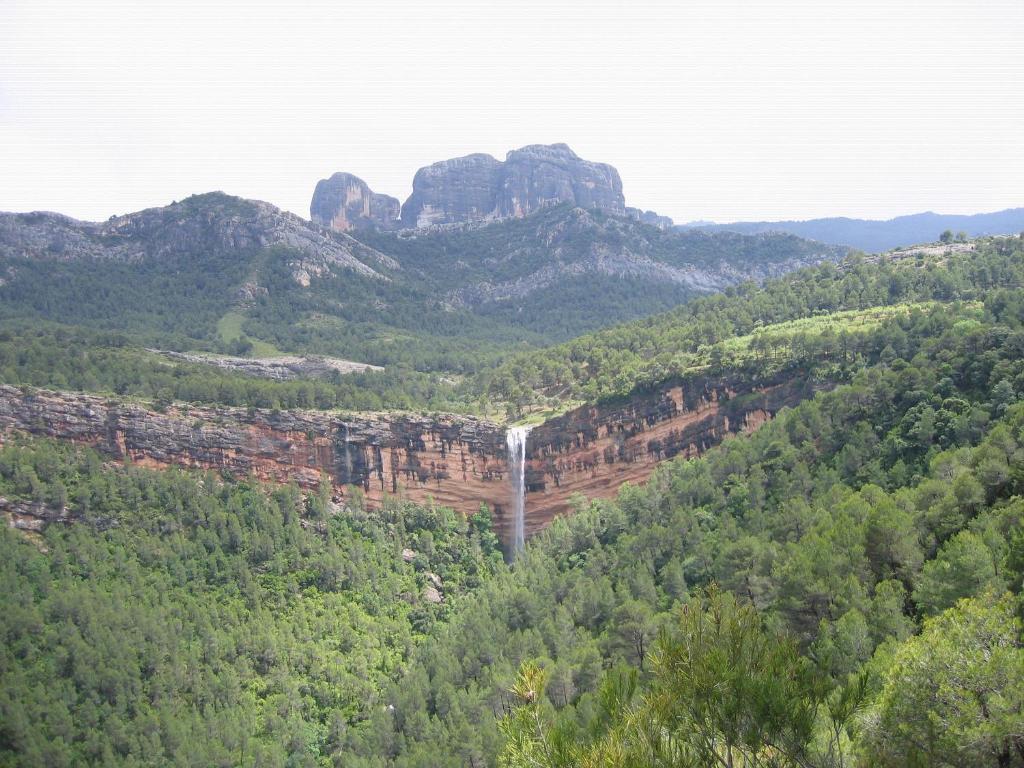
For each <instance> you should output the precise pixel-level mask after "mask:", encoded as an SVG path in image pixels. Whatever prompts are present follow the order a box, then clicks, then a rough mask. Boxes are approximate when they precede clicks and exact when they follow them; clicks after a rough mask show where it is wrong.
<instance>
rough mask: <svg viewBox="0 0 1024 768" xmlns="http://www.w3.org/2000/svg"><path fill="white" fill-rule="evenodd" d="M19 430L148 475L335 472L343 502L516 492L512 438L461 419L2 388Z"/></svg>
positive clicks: (309, 475) (313, 478) (303, 477)
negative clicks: (152, 471)
mask: <svg viewBox="0 0 1024 768" xmlns="http://www.w3.org/2000/svg"><path fill="white" fill-rule="evenodd" d="M15 431H17V432H26V433H29V434H33V435H38V436H44V437H52V438H58V439H61V440H68V441H71V442H74V443H80V444H84V445H91V446H95V447H96V448H98V449H99V450H101V451H103V452H104V453H107V454H108V455H110V456H112V457H113V458H117V459H131V460H132V461H133V462H135V463H137V464H140V465H142V466H149V467H156V468H163V467H170V466H183V467H193V468H204V469H215V470H220V471H223V472H225V473H226V474H230V475H235V476H241V477H245V476H249V475H253V476H255V477H258V478H260V479H262V480H267V481H271V482H281V483H287V482H292V481H294V482H296V483H297V484H298V485H300V486H302V487H304V488H309V489H312V488H316V487H317V486H318V484H319V482H320V477H321V473H326V475H327V476H328V478H329V479H330V480H331V482H332V484H333V485H334V486H335V487H336V489H337V494H338V496H339V497H343V496H344V495H345V494H346V492H347V488H346V486H356V487H358V488H361V489H362V490H363V492H364V493H365V494H366V496H367V497H368V498H369V499H370V500H371V501H375V502H379V501H380V500H382V499H383V497H384V496H385V495H386V494H390V495H401V496H407V497H408V498H410V499H413V500H416V501H423V502H425V501H427V500H428V499H429V498H430V497H433V498H434V499H435V500H436V501H437V502H438V503H440V504H445V505H448V506H451V507H454V508H455V509H457V510H459V511H460V512H463V513H466V514H471V513H473V512H476V511H477V510H478V509H479V505H480V503H481V501H487V502H491V503H498V504H501V503H504V494H505V491H506V490H507V489H506V486H507V483H506V482H505V474H506V473H507V461H506V457H505V437H504V431H503V429H502V428H501V427H500V426H498V425H496V424H492V423H490V422H486V421H483V420H480V419H474V418H465V417H458V416H443V417H438V418H426V417H418V416H407V415H393V416H387V417H380V418H373V417H359V418H345V419H342V418H341V417H339V416H338V415H336V414H331V413H326V412H315V411H286V412H273V411H261V410H253V411H249V410H246V409H242V408H200V407H190V408H188V409H187V410H185V409H182V408H179V409H171V410H168V411H167V412H166V413H158V412H156V411H151V410H147V409H145V408H143V407H141V406H139V405H135V404H130V403H123V402H117V401H109V400H105V399H104V398H101V397H97V396H94V395H83V394H79V393H68V392H65V393H58V392H35V393H32V394H24V393H22V392H21V390H19V389H16V388H14V387H8V386H0V433H2V434H10V433H12V432H15Z"/></svg>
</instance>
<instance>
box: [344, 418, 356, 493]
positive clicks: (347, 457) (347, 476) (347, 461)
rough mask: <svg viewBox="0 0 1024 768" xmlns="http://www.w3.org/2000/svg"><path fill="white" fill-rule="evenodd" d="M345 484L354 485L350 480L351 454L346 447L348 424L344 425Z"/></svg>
mask: <svg viewBox="0 0 1024 768" xmlns="http://www.w3.org/2000/svg"><path fill="white" fill-rule="evenodd" d="M345 482H346V483H351V484H354V481H353V480H352V454H351V453H349V447H348V424H345Z"/></svg>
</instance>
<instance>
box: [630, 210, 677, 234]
mask: <svg viewBox="0 0 1024 768" xmlns="http://www.w3.org/2000/svg"><path fill="white" fill-rule="evenodd" d="M626 215H627V216H629V218H631V219H634V220H636V221H639V222H640V223H641V224H647V225H649V226H652V227H657V228H658V229H671V228H672V227H674V226H675V222H674V221H672V219H670V218H669V217H668V216H660V215H659V214H657V213H655V212H654V211H643V210H640V209H639V208H627V209H626Z"/></svg>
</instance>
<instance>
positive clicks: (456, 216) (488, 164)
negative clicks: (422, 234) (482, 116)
mask: <svg viewBox="0 0 1024 768" xmlns="http://www.w3.org/2000/svg"><path fill="white" fill-rule="evenodd" d="M501 172H502V164H501V163H500V162H499V161H497V160H495V159H494V158H493V157H491V156H490V155H485V154H479V153H478V154H473V155H467V156H466V157H456V158H454V159H452V160H442V161H441V162H439V163H434V164H433V165H428V166H427V167H426V168H420V169H419V170H418V171H417V172H416V175H415V176H414V177H413V180H412V194H411V195H410V196H409V199H408V200H406V201H405V203H404V204H403V205H402V226H405V227H429V226H432V225H436V224H455V223H458V222H464V221H485V220H488V219H493V218H495V217H496V215H497V213H496V208H497V197H498V189H499V187H500V185H501Z"/></svg>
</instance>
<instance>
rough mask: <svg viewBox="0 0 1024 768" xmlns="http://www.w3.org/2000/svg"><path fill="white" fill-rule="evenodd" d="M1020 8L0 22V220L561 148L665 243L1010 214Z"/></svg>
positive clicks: (1023, 67) (328, 11)
mask: <svg viewBox="0 0 1024 768" xmlns="http://www.w3.org/2000/svg"><path fill="white" fill-rule="evenodd" d="M1022 28H1024V4H1022V3H1020V2H1017V1H1016V0H1014V2H1009V1H999V2H982V3H977V2H968V1H967V0H945V1H943V2H925V0H913V1H904V2H895V3H892V2H886V3H883V2H854V1H853V0H839V1H838V2H835V3H830V4H827V5H824V4H820V3H816V2H810V0H794V1H791V2H783V3H756V2H755V3H751V2H740V1H739V0H727V1H725V2H711V1H710V0H707V1H703V0H702V1H701V2H686V3H680V2H663V1H656V2H652V1H650V0H647V1H641V2H638V3H631V4H628V5H626V4H623V3H621V2H615V1H614V0H597V1H596V2H587V3H579V4H578V6H572V5H570V6H568V7H566V5H565V4H563V5H561V6H560V7H551V6H550V5H549V4H546V3H543V2H539V0H528V1H527V2H525V3H521V4H518V5H516V6H515V7H512V6H504V5H501V6H499V5H486V6H481V5H480V4H478V3H472V2H469V0H450V1H449V2H444V3H441V4H433V5H429V6H428V5H424V4H417V3H411V2H408V0H403V1H402V2H391V3H387V4H374V5H372V6H366V5H355V4H346V3H325V2H300V3H295V4H289V5H288V6H283V5H281V4H279V3H273V2H260V1H257V2H249V3H241V2H235V1H234V0H232V2H220V3H216V4H213V5H211V4H207V3H200V2H197V1H196V0H185V1H184V2H175V3H170V2H154V3H151V4H132V3H127V2H123V0H122V2H116V1H115V0H102V1H101V2H95V3H91V4H78V3H71V2H68V1H67V0H39V1H38V2H28V1H26V0H9V2H7V3H5V4H4V5H3V7H2V8H0V174H2V175H3V178H4V183H3V184H0V210H5V211H29V210H52V211H58V212H60V213H64V214H67V215H70V216H74V217H76V218H81V219H92V220H102V219H105V218H108V217H109V216H111V215H114V214H121V213H127V212H129V211H134V210H139V209H142V208H147V207H153V206H160V205H166V204H167V203H169V202H171V201H172V200H180V199H182V198H184V197H187V196H189V195H191V194H196V193H203V192H208V191H213V190H223V191H224V192H227V193H229V194H233V195H238V196H241V197H246V198H254V199H260V200H266V201H268V202H270V203H273V204H274V205H277V206H279V207H281V208H284V209H285V210H289V211H292V212H294V213H297V214H299V215H300V216H303V217H308V215H309V200H310V197H311V196H312V193H313V188H314V186H315V184H316V182H317V181H318V180H319V179H322V178H326V177H328V176H330V175H331V174H332V173H334V172H336V171H348V172H350V173H353V174H355V175H357V176H359V177H361V178H363V179H364V180H365V181H366V182H367V183H368V184H369V185H370V186H371V188H373V189H374V190H375V191H377V192H383V193H386V194H389V195H393V196H395V197H397V198H398V199H399V200H402V201H404V200H405V198H406V197H407V196H408V194H409V192H410V191H411V183H412V177H413V174H414V173H415V171H416V170H417V169H418V168H420V167H422V166H425V165H429V164H430V163H433V162H436V161H438V160H443V159H446V158H450V157H456V156H461V155H465V154H469V153H473V152H486V153H488V154H491V155H494V156H495V157H498V158H502V157H504V154H505V152H507V151H508V150H510V149H514V148H516V147H519V146H523V145H525V144H532V143H545V144H546V143H555V142H565V143H568V144H569V145H570V146H571V147H572V148H573V149H574V150H575V151H576V152H577V154H579V155H580V156H581V157H583V158H586V159H588V160H594V161H600V162H605V163H609V164H611V165H613V166H615V167H616V168H617V169H618V170H619V172H620V174H621V175H622V179H623V184H624V190H625V197H626V201H627V204H628V205H631V206H635V207H638V208H643V209H645V210H654V211H657V212H658V213H660V214H663V215H667V216H671V217H672V218H673V219H675V220H676V221H677V222H680V223H685V222H689V221H694V220H704V221H715V222H733V221H773V220H807V219H814V218H822V217H831V216H846V217H850V218H868V219H891V218H895V217H898V216H902V215H908V214H914V213H920V212H924V211H928V210H931V211H937V212H941V213H955V214H970V213H977V212H991V211H998V210H1003V209H1007V208H1014V207H1019V206H1022V205H1024V198H1022V195H1021V184H1020V179H1021V178H1024V142H1022V141H1021V140H1020V136H1021V135H1024V119H1022V118H1024V106H1022V105H1021V103H1020V100H1019V99H1018V98H1016V97H1017V96H1018V95H1019V93H1020V83H1021V82H1024V46H1021V45H1020V29H1022Z"/></svg>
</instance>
